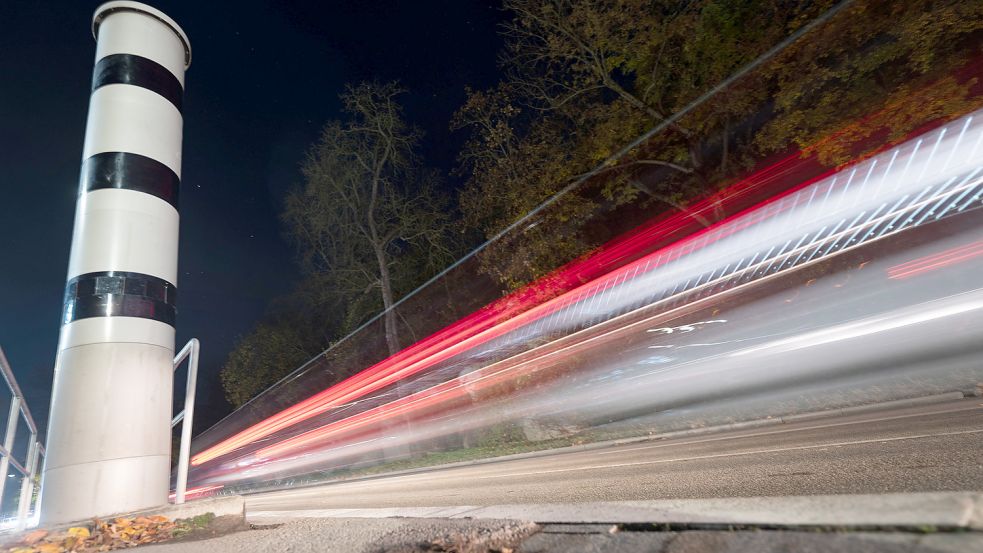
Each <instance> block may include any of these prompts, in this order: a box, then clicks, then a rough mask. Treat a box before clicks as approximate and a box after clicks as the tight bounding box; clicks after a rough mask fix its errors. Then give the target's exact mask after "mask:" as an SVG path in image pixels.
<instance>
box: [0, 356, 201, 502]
mask: <svg viewBox="0 0 983 553" xmlns="http://www.w3.org/2000/svg"><path fill="white" fill-rule="evenodd" d="M200 349H201V344H200V343H199V342H198V339H197V338H192V339H191V340H189V341H188V343H187V344H185V345H184V347H183V348H181V351H179V352H178V354H177V355H176V356H175V357H174V370H175V371H177V369H178V367H180V366H181V363H183V362H184V360H185V359H188V383H187V387H186V388H185V393H184V410H183V411H181V412H180V413H178V414H176V415H174V418H173V419H171V428H174V427H175V426H177V423H179V422H181V421H184V422H183V423H182V424H181V452H180V454H179V455H178V463H177V483H176V485H175V486H174V503H175V504H178V505H180V504H181V503H184V495H185V492H186V491H187V489H188V462H189V460H190V458H191V425H192V423H193V422H194V416H195V388H196V387H197V382H198V354H199V351H200ZM0 491H2V488H0Z"/></svg>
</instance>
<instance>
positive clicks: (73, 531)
mask: <svg viewBox="0 0 983 553" xmlns="http://www.w3.org/2000/svg"><path fill="white" fill-rule="evenodd" d="M175 530H186V529H185V528H184V527H183V526H182V525H181V523H177V522H174V521H171V520H170V519H168V518H167V517H164V516H160V515H155V516H150V517H145V516H141V517H135V518H117V519H114V520H112V521H108V522H107V521H102V520H99V519H95V520H93V521H92V529H91V530H90V529H89V528H85V527H81V526H79V527H73V528H69V529H68V530H65V531H62V532H49V531H47V530H34V531H33V532H29V533H27V534H25V535H24V536H23V537H22V538H21V539H20V541H18V542H17V543H16V544H14V545H13V546H12V547H11V546H7V547H6V548H5V549H4V551H5V552H6V553H96V552H99V551H112V550H114V549H124V548H127V547H134V546H137V545H143V544H147V543H156V542H161V541H166V540H169V539H171V538H172V537H174V535H175Z"/></svg>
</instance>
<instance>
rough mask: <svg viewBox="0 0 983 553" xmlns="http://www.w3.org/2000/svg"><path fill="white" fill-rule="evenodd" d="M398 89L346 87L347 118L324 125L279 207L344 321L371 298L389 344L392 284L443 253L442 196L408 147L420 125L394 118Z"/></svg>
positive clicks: (405, 281)
mask: <svg viewBox="0 0 983 553" xmlns="http://www.w3.org/2000/svg"><path fill="white" fill-rule="evenodd" d="M403 92H404V90H403V89H402V88H400V87H399V85H398V84H396V83H387V84H378V83H364V84H360V85H358V86H354V87H351V86H349V87H347V88H346V91H345V93H344V94H342V96H341V98H342V101H343V102H344V107H345V112H346V114H347V115H348V118H347V120H346V121H333V122H330V123H328V124H327V125H326V126H325V128H324V130H323V132H322V133H321V139H320V141H319V142H318V143H317V144H316V145H314V146H313V147H312V148H311V150H310V151H309V152H308V156H307V159H306V161H305V162H304V165H303V168H302V171H303V174H304V177H305V184H304V186H303V187H301V188H298V189H297V190H294V191H293V192H291V193H290V194H289V195H288V197H287V199H286V206H285V209H284V213H283V219H284V221H285V223H286V224H287V227H288V229H289V232H290V235H291V236H292V238H293V239H294V240H295V241H296V243H297V246H298V250H299V252H300V254H301V257H302V260H303V262H304V265H305V267H306V268H307V270H308V271H310V272H312V273H320V274H324V275H327V276H328V277H329V279H328V281H329V282H330V283H331V285H332V286H334V287H335V289H336V292H337V293H338V294H342V295H343V296H344V297H345V299H346V301H347V304H348V312H347V314H346V317H347V321H348V323H349V325H348V326H354V325H357V324H358V323H359V322H361V321H362V320H364V319H365V317H366V316H367V315H369V314H370V313H371V312H372V311H374V310H375V309H376V308H377V307H378V306H379V302H378V300H379V299H381V304H382V308H383V309H384V310H385V315H384V317H383V318H384V324H385V335H386V345H387V347H388V349H389V353H390V354H395V353H396V352H397V351H399V350H400V349H401V344H400V338H399V330H398V325H397V319H398V317H397V314H396V312H395V311H394V309H393V306H394V304H395V302H396V299H397V294H398V293H400V292H404V293H405V292H406V291H407V289H408V288H410V287H412V286H415V285H416V284H418V283H419V281H420V280H421V277H425V276H427V275H428V274H432V273H433V272H435V270H436V269H439V268H440V267H441V266H443V264H444V263H446V262H447V261H448V260H449V258H450V255H451V251H450V248H449V247H448V242H447V238H448V232H447V231H448V212H447V209H446V206H447V199H446V198H445V197H444V196H443V195H442V194H440V192H439V191H438V190H437V182H438V179H437V177H436V174H435V173H434V172H432V171H427V170H425V169H423V168H422V167H421V166H420V164H419V162H418V159H417V157H416V155H415V153H414V150H415V149H416V147H417V145H418V142H419V139H420V137H421V133H420V131H419V130H417V129H415V128H413V127H412V126H410V125H408V124H407V123H406V121H405V120H404V118H403V114H402V109H401V107H400V106H399V104H398V103H397V101H396V97H397V96H398V95H399V94H401V93H403ZM376 291H377V292H376Z"/></svg>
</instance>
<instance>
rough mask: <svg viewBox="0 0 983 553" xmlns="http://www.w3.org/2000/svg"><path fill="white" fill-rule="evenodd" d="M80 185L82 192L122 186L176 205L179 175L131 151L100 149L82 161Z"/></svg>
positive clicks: (161, 164) (151, 159) (175, 207)
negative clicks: (101, 150) (101, 151)
mask: <svg viewBox="0 0 983 553" xmlns="http://www.w3.org/2000/svg"><path fill="white" fill-rule="evenodd" d="M79 180H80V182H79V189H80V190H81V191H82V192H83V193H84V192H89V191H92V190H101V189H104V188H121V189H124V190H136V191H137V192H144V193H146V194H150V195H153V196H157V197H158V198H160V199H162V200H164V201H165V202H167V203H169V204H171V205H172V206H174V209H177V208H178V207H177V200H178V191H179V189H180V188H181V179H179V178H178V176H177V175H176V174H175V173H174V171H172V170H171V168H170V167H168V166H166V165H164V164H163V163H161V162H159V161H157V160H156V159H153V158H149V157H147V156H142V155H140V154H134V153H130V152H103V153H101V154H94V155H92V156H89V158H88V159H86V160H85V161H83V162H82V175H81V177H80V179H79Z"/></svg>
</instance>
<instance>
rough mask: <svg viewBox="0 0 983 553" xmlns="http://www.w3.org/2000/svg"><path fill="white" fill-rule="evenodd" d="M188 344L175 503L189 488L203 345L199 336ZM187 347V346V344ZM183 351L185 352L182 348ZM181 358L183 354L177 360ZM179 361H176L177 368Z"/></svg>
mask: <svg viewBox="0 0 983 553" xmlns="http://www.w3.org/2000/svg"><path fill="white" fill-rule="evenodd" d="M188 345H189V346H191V353H190V356H189V357H188V384H187V387H186V388H185V392H184V411H182V412H181V414H182V415H183V417H182V418H183V420H182V421H181V450H180V453H179V454H178V464H177V482H176V484H175V486H174V503H175V504H178V505H180V504H181V503H184V495H185V492H186V491H187V488H188V463H189V461H190V457H191V425H192V423H193V422H194V417H195V389H196V387H197V383H198V351H199V348H200V347H201V346H200V344H199V342H198V339H197V338H192V339H191V341H190V342H188ZM185 347H187V346H185ZM181 353H184V351H183V350H182V352H181ZM180 359H181V354H178V357H177V358H176V359H175V361H177V362H180V361H178V360H180ZM176 365H177V363H175V368H177V367H176Z"/></svg>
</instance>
